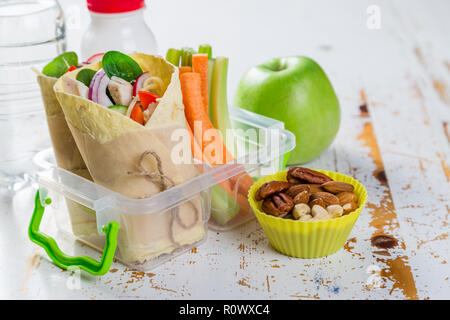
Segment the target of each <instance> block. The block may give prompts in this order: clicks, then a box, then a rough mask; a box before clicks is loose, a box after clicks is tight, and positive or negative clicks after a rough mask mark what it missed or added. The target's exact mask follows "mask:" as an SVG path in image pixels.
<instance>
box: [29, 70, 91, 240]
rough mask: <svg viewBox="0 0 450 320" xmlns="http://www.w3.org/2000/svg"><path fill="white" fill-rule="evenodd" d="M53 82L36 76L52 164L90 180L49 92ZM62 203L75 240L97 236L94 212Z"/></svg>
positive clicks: (50, 79)
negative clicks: (48, 133)
mask: <svg viewBox="0 0 450 320" xmlns="http://www.w3.org/2000/svg"><path fill="white" fill-rule="evenodd" d="M57 80H58V79H57V78H52V77H48V76H46V75H43V74H41V73H39V74H38V76H37V82H38V84H39V87H40V89H41V96H42V101H43V104H44V108H45V113H46V116H47V125H48V130H49V132H50V138H51V141H52V145H53V152H54V155H55V159H56V164H57V165H58V167H60V168H63V169H65V170H68V171H70V172H72V173H74V174H76V175H79V176H81V177H83V178H86V179H89V180H92V178H91V175H90V174H89V171H88V170H87V167H86V164H85V163H84V160H83V158H82V157H81V154H80V151H79V150H78V147H77V145H76V143H75V140H74V139H73V136H72V133H71V132H70V129H69V127H68V126H67V122H66V119H65V117H64V113H63V111H62V109H61V106H60V105H59V102H58V100H57V99H56V95H55V92H54V91H53V86H54V85H55V83H56V81H57ZM66 203H67V208H68V211H69V217H70V220H71V225H72V231H73V233H74V234H75V235H76V236H87V235H91V234H97V224H96V221H95V212H94V211H93V210H91V209H89V208H86V207H84V206H82V205H80V204H78V203H76V202H74V201H72V200H70V199H66Z"/></svg>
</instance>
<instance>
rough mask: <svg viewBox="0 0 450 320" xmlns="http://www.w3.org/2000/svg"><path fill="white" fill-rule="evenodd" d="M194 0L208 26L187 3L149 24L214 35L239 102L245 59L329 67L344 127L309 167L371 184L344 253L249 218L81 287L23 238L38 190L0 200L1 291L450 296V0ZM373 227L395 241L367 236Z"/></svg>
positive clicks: (171, 35)
mask: <svg viewBox="0 0 450 320" xmlns="http://www.w3.org/2000/svg"><path fill="white" fill-rule="evenodd" d="M196 2H202V3H203V4H205V5H204V6H196V8H203V12H201V13H202V14H201V16H202V19H201V21H202V23H192V20H191V18H192V15H191V14H188V13H189V12H191V11H192V9H191V8H190V6H191V2H177V3H176V4H174V2H173V1H152V2H151V3H150V5H149V12H147V15H148V18H149V21H150V25H151V26H152V28H153V30H154V32H155V34H156V35H157V39H158V41H159V44H160V48H161V49H164V50H165V49H166V48H168V47H172V46H177V47H179V46H181V45H188V44H198V43H203V42H208V41H209V42H210V43H211V44H212V45H213V47H214V51H215V52H216V54H220V55H227V56H229V57H230V68H231V71H230V81H229V88H230V91H231V92H230V98H231V97H232V93H233V89H234V88H235V87H236V85H237V82H238V80H239V77H240V76H241V75H242V73H243V72H244V71H245V69H247V68H248V67H249V66H251V65H254V64H257V63H260V62H262V61H264V60H265V59H267V58H268V57H275V56H283V55H297V54H301V55H307V56H310V57H313V58H314V59H316V60H317V61H318V62H319V63H320V64H321V65H322V67H323V68H324V69H325V71H326V72H327V73H328V75H329V77H330V79H331V81H332V83H333V84H334V86H335V89H336V92H337V94H338V96H339V99H340V102H341V108H342V122H341V129H340V131H339V134H338V137H337V139H336V140H335V142H334V143H333V145H332V147H331V148H330V149H329V150H327V151H326V152H325V153H324V154H323V155H322V156H321V157H320V158H319V159H317V160H315V161H313V162H312V163H310V164H308V166H310V167H311V168H321V169H326V170H334V171H339V172H342V173H345V174H349V175H352V176H354V177H355V178H357V179H358V180H360V181H361V182H363V184H364V185H365V186H366V188H367V190H368V193H369V201H368V204H367V207H366V208H365V209H364V210H363V212H362V214H361V216H360V218H359V220H358V221H357V223H356V225H355V227H354V229H353V231H352V233H351V235H350V238H349V240H348V241H347V244H346V245H345V247H344V249H342V250H340V251H339V252H337V253H336V254H334V255H332V256H329V257H326V258H321V259H313V260H302V259H294V258H289V257H286V256H283V255H281V254H279V253H277V252H276V251H274V250H273V249H272V248H271V246H270V244H269V243H268V241H267V239H266V238H265V236H264V233H263V232H262V230H261V228H260V226H259V225H258V223H257V222H256V221H253V222H250V223H248V224H246V225H244V226H242V227H240V228H238V229H236V230H233V231H230V232H226V233H215V232H210V233H209V235H208V240H207V242H206V243H205V244H203V245H202V246H200V247H198V248H197V249H195V250H192V251H191V252H190V253H187V254H184V255H181V256H179V257H178V258H176V259H175V260H173V261H171V262H168V263H166V264H164V265H162V266H161V267H158V268H156V269H154V270H152V271H151V272H149V273H140V272H136V271H133V270H130V269H127V268H124V267H123V266H122V265H120V264H114V266H113V268H112V270H111V271H110V272H109V273H108V274H107V275H106V276H104V277H102V278H94V277H90V276H88V275H83V276H82V278H81V282H80V283H79V287H77V286H76V285H75V288H74V285H73V283H76V281H75V282H74V276H73V275H71V274H70V273H69V272H62V271H61V270H60V269H59V268H57V267H55V266H54V265H53V264H52V263H50V262H49V259H48V258H47V256H46V255H45V253H44V252H43V251H42V250H40V249H38V248H37V247H36V246H35V245H33V244H31V243H30V242H29V241H28V239H27V236H26V225H27V223H28V219H29V216H30V213H31V205H32V197H33V190H32V189H31V188H30V189H27V190H24V191H22V192H20V193H19V194H18V195H17V196H16V197H15V199H14V200H13V201H12V202H8V201H7V200H3V202H2V207H1V208H2V210H1V217H0V219H1V223H0V237H1V238H0V253H1V254H0V261H1V262H0V271H1V272H0V298H90V299H104V298H148V299H172V298H193V299H201V298H206V299H211V298H224V299H246V298H250V299H252V298H262V299H267V298H270V299H351V298H358V299H439V298H447V299H448V298H449V297H450V279H449V276H450V268H449V264H448V263H450V245H449V244H450V240H449V239H448V233H449V217H450V192H449V191H450V188H449V183H450V169H449V159H450V148H449V144H450V137H449V131H450V128H449V125H448V123H449V122H450V112H449V108H450V91H449V90H450V88H449V86H450V81H449V80H450V79H449V78H450V77H449V76H450V57H449V53H450V42H449V41H448V40H449V38H448V36H449V34H450V22H449V20H448V13H449V12H450V2H448V1H445V0H443V1H347V0H346V1H339V2H338V1H278V2H277V5H276V8H273V7H272V6H273V2H272V1H264V2H263V1H256V0H255V1H237V0H236V1H226V2H220V3H219V2H218V3H217V4H216V3H214V5H213V4H212V3H211V2H210V1H206V0H205V1H196ZM188 3H189V4H188ZM370 5H377V6H378V7H379V9H380V13H381V15H380V17H381V28H380V29H374V30H373V29H369V28H367V26H366V21H367V19H368V17H369V15H368V14H367V13H366V10H367V8H368V7H369V6H370ZM64 6H66V7H67V4H66V2H65V1H63V7H64ZM171 6H172V7H174V6H176V7H177V8H178V10H177V12H180V14H178V13H177V12H172V13H171V14H172V15H173V18H174V19H173V21H172V22H173V23H174V24H173V25H171V26H170V28H168V27H167V26H168V25H167V18H166V17H164V16H163V15H161V12H167V11H166V10H167V8H169V7H171ZM82 12H83V14H84V13H85V12H84V11H82ZM181 13H183V14H181ZM193 14H194V13H193ZM195 14H199V15H200V12H198V11H196V12H195ZM83 19H85V16H84V15H83ZM187 19H189V21H188V20H187ZM199 21H200V20H199ZM204 26H207V28H205V27H204ZM181 30H183V31H182V32H181ZM69 32H70V34H72V35H79V32H80V30H77V29H74V30H69ZM71 45H72V47H74V49H77V42H72V44H71ZM377 234H388V235H392V236H394V237H395V238H396V239H398V240H399V244H398V246H397V247H395V248H393V249H389V250H382V249H379V248H376V247H374V246H372V244H371V241H370V239H371V238H372V237H373V236H374V235H377ZM79 250H80V251H81V252H83V250H87V249H86V248H83V247H81V248H80V249H79ZM377 270H379V272H377ZM373 280H379V281H380V282H379V284H380V287H377V285H376V284H377V283H376V282H372V281H373Z"/></svg>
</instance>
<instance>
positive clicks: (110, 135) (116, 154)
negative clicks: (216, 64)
mask: <svg viewBox="0 0 450 320" xmlns="http://www.w3.org/2000/svg"><path fill="white" fill-rule="evenodd" d="M130 56H131V57H132V58H133V59H134V60H135V61H136V62H137V63H138V64H139V65H140V66H141V68H142V70H143V71H144V72H145V71H148V72H149V73H150V74H151V75H153V76H157V77H159V78H160V79H161V80H162V82H163V88H161V89H162V90H161V91H162V92H163V93H164V94H163V95H162V96H161V99H160V101H159V104H158V106H157V108H156V109H155V111H154V113H153V115H152V116H151V118H150V120H149V121H148V122H147V124H146V126H142V125H140V124H138V123H137V122H135V121H133V120H131V119H130V118H128V117H126V116H123V115H122V114H119V113H117V112H115V111H113V110H111V109H108V108H106V107H104V106H101V105H99V104H96V103H94V102H92V101H90V100H87V99H84V98H82V97H79V96H75V95H73V94H70V93H67V92H65V91H64V89H63V85H62V78H61V79H60V80H58V82H57V83H56V84H55V87H54V90H55V93H56V96H57V98H58V101H59V102H60V104H61V107H62V109H63V112H64V114H65V117H66V119H67V122H68V124H69V128H70V131H71V133H72V135H73V137H74V139H75V142H76V144H77V146H78V148H79V150H80V153H81V155H82V157H83V159H84V161H85V163H86V166H87V168H88V169H89V172H90V174H91V176H92V178H93V180H94V182H96V183H97V184H100V185H102V186H104V187H107V188H109V189H111V190H113V191H116V192H118V193H120V194H122V195H125V196H127V197H130V198H147V197H149V196H151V195H154V194H156V193H158V192H161V191H164V190H167V189H168V188H170V187H173V186H175V185H178V184H180V183H182V182H185V181H187V180H189V179H191V178H193V177H195V176H197V175H198V174H199V171H198V170H197V169H196V167H195V166H194V165H193V164H182V165H180V164H175V162H174V161H173V159H172V157H171V151H172V147H173V146H174V142H173V141H171V139H170V137H171V132H173V130H176V129H179V128H183V129H185V128H186V119H185V116H184V106H183V101H182V95H181V87H180V82H179V78H178V69H177V68H175V67H174V66H173V65H171V64H169V63H168V62H166V61H165V60H164V59H163V58H162V57H159V56H152V55H145V54H130ZM88 67H89V68H90V69H93V70H99V69H100V68H101V62H98V63H96V64H93V65H89V66H88ZM78 71H79V70H77V71H74V72H71V73H68V74H66V75H65V76H69V77H76V73H77V72H78ZM119 223H120V225H121V228H120V231H119V242H118V245H119V250H120V255H121V257H122V259H123V260H125V261H127V262H136V263H143V262H145V261H147V260H149V259H152V258H156V257H158V256H160V255H162V254H167V253H171V252H173V251H174V250H176V249H177V248H178V247H180V246H183V245H188V244H192V243H194V242H197V241H200V240H201V239H203V237H204V234H205V227H206V226H205V221H203V219H202V201H201V198H200V195H199V196H198V197H194V199H191V200H190V201H188V202H185V203H184V204H182V205H180V206H179V207H177V208H176V209H171V210H168V211H165V212H159V213H152V214H144V215H137V214H133V212H126V213H124V212H122V213H121V221H119Z"/></svg>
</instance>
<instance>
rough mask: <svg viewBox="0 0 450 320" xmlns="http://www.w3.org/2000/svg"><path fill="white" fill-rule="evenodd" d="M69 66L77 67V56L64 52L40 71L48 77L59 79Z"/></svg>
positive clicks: (73, 53) (71, 52) (70, 52)
mask: <svg viewBox="0 0 450 320" xmlns="http://www.w3.org/2000/svg"><path fill="white" fill-rule="evenodd" d="M71 66H78V56H77V54H76V53H75V52H73V51H69V52H65V53H63V54H60V55H59V56H57V57H56V58H55V59H53V60H52V61H50V62H49V63H48V64H47V65H46V66H45V67H44V69H42V73H43V74H45V75H46V76H49V77H55V78H59V77H61V76H62V75H63V74H64V73H66V72H67V70H68V69H69V67H71Z"/></svg>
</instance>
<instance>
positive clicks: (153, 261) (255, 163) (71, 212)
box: [34, 108, 295, 270]
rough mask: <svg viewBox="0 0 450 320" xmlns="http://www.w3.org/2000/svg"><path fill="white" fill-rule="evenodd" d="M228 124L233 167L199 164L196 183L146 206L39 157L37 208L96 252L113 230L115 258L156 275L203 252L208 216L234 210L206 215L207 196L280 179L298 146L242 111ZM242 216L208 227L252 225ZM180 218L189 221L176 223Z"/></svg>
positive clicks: (277, 126) (274, 124) (272, 124)
mask: <svg viewBox="0 0 450 320" xmlns="http://www.w3.org/2000/svg"><path fill="white" fill-rule="evenodd" d="M230 118H231V121H232V125H233V129H234V133H235V143H236V145H237V149H238V150H239V151H240V152H239V153H238V154H239V156H238V157H237V158H236V160H234V161H233V162H230V163H228V164H226V165H222V166H215V167H211V166H208V165H205V164H200V166H201V167H202V173H201V174H200V175H199V176H197V177H195V178H193V179H191V180H188V181H186V182H184V183H182V184H180V185H177V186H175V187H173V188H170V189H168V190H166V191H164V192H160V193H158V194H156V195H154V196H151V197H149V198H145V199H131V198H127V197H125V196H122V195H120V194H118V193H115V192H113V191H111V190H109V189H106V188H104V187H101V186H99V185H97V184H95V183H93V182H91V181H89V180H86V179H83V178H81V177H79V176H77V175H74V174H72V173H70V172H68V171H66V170H63V169H60V168H57V167H56V166H55V165H54V161H53V160H52V156H53V155H52V151H51V149H49V150H46V151H43V152H40V153H39V154H37V155H36V156H35V158H34V165H35V167H36V169H37V173H36V181H37V183H38V185H39V190H40V196H41V203H44V202H45V199H47V198H50V199H51V200H52V202H51V204H50V205H48V206H47V208H46V211H53V213H54V216H55V219H56V222H57V225H58V228H59V230H61V232H64V233H65V234H67V235H71V236H75V238H76V239H78V240H80V241H82V242H83V243H85V244H87V245H89V246H91V247H93V248H95V249H97V250H100V251H101V250H103V246H104V243H105V240H104V239H105V235H104V234H103V230H104V227H105V226H107V225H108V224H109V223H110V222H112V221H116V222H118V223H119V225H120V228H119V232H118V236H117V243H118V252H116V258H117V259H118V260H119V261H121V262H122V263H124V264H125V265H128V266H130V267H132V268H135V269H138V270H148V269H150V268H153V267H155V266H157V265H159V264H161V263H163V262H165V261H167V260H169V259H171V258H173V257H175V256H177V255H178V254H181V253H183V252H185V251H187V250H190V249H192V248H194V247H196V246H198V245H199V244H201V243H202V242H203V241H205V239H206V233H207V229H208V220H209V219H210V215H211V214H213V215H217V214H221V213H223V212H225V214H227V210H232V209H233V208H226V207H222V208H211V203H213V202H214V201H211V192H212V190H213V189H214V188H215V187H217V186H218V184H220V183H223V182H225V181H228V180H229V179H230V178H235V177H237V176H242V174H244V173H247V174H249V175H250V176H252V177H253V178H254V179H257V178H258V177H260V176H263V175H267V174H272V173H275V172H278V171H280V170H282V169H283V155H284V154H285V153H287V152H289V151H291V150H292V149H293V148H294V146H295V137H294V135H293V134H292V133H291V132H289V131H287V130H284V129H283V123H281V122H279V121H276V120H273V119H269V118H266V117H263V116H260V115H257V114H254V113H251V112H249V111H245V110H242V109H239V108H230ZM249 129H251V130H249ZM234 180H235V181H238V182H237V183H236V185H235V192H236V193H237V192H238V188H239V185H238V184H239V181H240V180H239V179H237V180H236V179H234ZM187 207H190V208H194V207H195V208H197V209H193V210H192V212H191V213H189V214H187V215H186V216H181V217H177V216H176V214H177V212H185V213H186V210H187V209H186V208H187ZM194 212H196V214H194ZM46 214H47V213H46ZM174 214H175V217H174ZM239 215H240V216H239ZM239 215H237V216H234V218H233V219H231V220H229V221H228V223H226V224H225V225H219V224H217V223H216V222H214V221H212V220H211V221H210V222H209V226H210V228H212V229H215V230H228V229H230V228H233V227H235V226H237V225H240V224H242V223H244V222H246V221H249V220H251V219H253V218H254V215H253V213H252V212H251V209H249V210H248V212H243V211H240V212H239ZM189 216H190V217H191V218H187V217H189ZM195 216H197V218H195ZM178 218H180V219H181V220H183V219H186V218H187V219H186V220H185V221H184V222H183V223H181V222H180V220H178ZM189 219H190V220H191V221H187V220H189ZM173 221H175V222H173ZM177 221H178V222H177ZM177 224H179V225H177ZM183 224H184V226H183ZM188 225H189V226H188ZM167 226H170V227H169V229H167ZM186 227H187V228H186Z"/></svg>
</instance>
